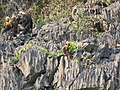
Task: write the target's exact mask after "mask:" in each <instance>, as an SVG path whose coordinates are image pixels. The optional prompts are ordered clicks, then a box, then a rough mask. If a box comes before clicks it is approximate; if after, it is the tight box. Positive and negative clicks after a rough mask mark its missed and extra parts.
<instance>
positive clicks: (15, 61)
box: [14, 42, 32, 63]
mask: <svg viewBox="0 0 120 90" xmlns="http://www.w3.org/2000/svg"><path fill="white" fill-rule="evenodd" d="M31 47H32V44H31V43H30V42H28V43H27V44H26V45H25V47H21V48H20V49H19V50H18V51H16V53H15V55H14V63H17V62H18V61H19V58H20V54H21V53H23V52H25V51H26V50H28V49H29V48H31Z"/></svg>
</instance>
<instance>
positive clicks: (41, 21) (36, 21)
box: [34, 16, 45, 26]
mask: <svg viewBox="0 0 120 90" xmlns="http://www.w3.org/2000/svg"><path fill="white" fill-rule="evenodd" d="M34 23H35V24H37V25H40V26H42V25H44V24H45V20H44V18H43V17H41V16H38V17H37V18H35V20H34Z"/></svg>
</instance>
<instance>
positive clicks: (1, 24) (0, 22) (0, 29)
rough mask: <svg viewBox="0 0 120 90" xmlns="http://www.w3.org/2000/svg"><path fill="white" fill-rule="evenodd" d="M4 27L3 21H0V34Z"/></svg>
mask: <svg viewBox="0 0 120 90" xmlns="http://www.w3.org/2000/svg"><path fill="white" fill-rule="evenodd" d="M3 27H4V21H3V20H0V32H1V31H2V28H3Z"/></svg>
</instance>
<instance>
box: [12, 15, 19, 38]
mask: <svg viewBox="0 0 120 90" xmlns="http://www.w3.org/2000/svg"><path fill="white" fill-rule="evenodd" d="M11 24H12V35H13V36H14V37H15V36H17V34H18V20H17V17H16V16H15V15H12V17H11Z"/></svg>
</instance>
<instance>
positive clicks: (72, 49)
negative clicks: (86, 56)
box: [69, 41, 77, 54]
mask: <svg viewBox="0 0 120 90" xmlns="http://www.w3.org/2000/svg"><path fill="white" fill-rule="evenodd" d="M76 50H77V46H76V43H75V42H72V41H71V42H70V49H69V52H70V53H71V54H73V53H75V52H76Z"/></svg>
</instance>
